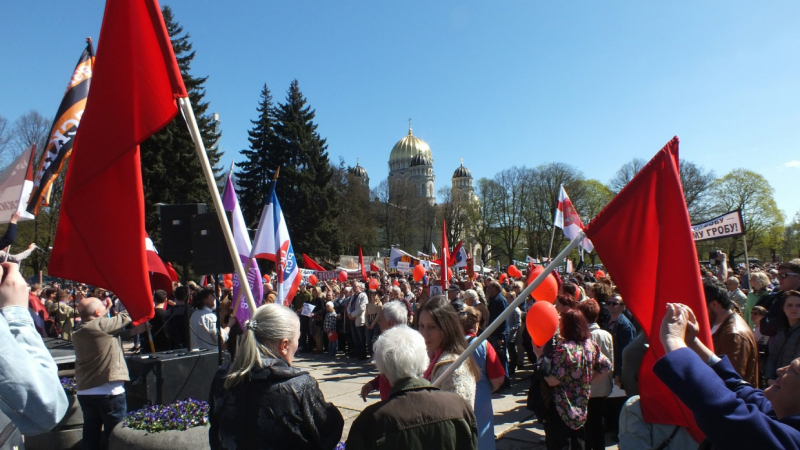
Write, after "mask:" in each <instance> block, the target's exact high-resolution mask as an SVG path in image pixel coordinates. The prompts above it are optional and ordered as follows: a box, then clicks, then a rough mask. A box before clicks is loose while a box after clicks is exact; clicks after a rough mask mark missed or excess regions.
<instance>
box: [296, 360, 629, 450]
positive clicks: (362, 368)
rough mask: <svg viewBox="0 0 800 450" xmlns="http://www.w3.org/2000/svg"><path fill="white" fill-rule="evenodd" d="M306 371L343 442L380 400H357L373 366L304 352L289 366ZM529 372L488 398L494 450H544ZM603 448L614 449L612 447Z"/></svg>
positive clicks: (374, 395) (371, 375) (373, 396)
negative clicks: (339, 423)
mask: <svg viewBox="0 0 800 450" xmlns="http://www.w3.org/2000/svg"><path fill="white" fill-rule="evenodd" d="M292 365H293V366H295V367H301V368H303V369H306V370H308V371H309V372H310V373H311V375H312V376H313V377H314V378H316V379H317V382H319V386H320V389H322V392H323V393H324V394H325V399H326V400H327V401H329V402H332V403H333V404H334V405H336V406H337V407H338V408H339V410H340V411H341V412H342V416H344V420H345V424H344V434H343V435H342V440H346V439H347V435H348V433H349V432H350V426H351V425H352V423H353V420H355V418H356V417H357V416H358V414H359V413H361V411H362V410H363V409H364V408H365V407H367V406H368V405H370V404H372V403H375V402H377V401H379V400H380V396H379V395H378V393H377V391H376V392H373V393H372V394H371V395H370V396H369V397H368V398H367V401H366V402H364V400H362V399H361V395H360V393H361V387H362V386H364V384H365V383H366V382H368V381H370V380H371V379H372V378H374V377H375V375H376V374H377V371H376V370H375V366H374V365H373V364H371V363H368V362H363V361H357V360H356V359H355V358H345V357H342V356H337V357H335V358H330V357H328V356H326V355H325V354H319V355H315V354H311V353H304V354H298V355H296V356H295V361H294V363H293V364H292ZM530 376H531V373H530V371H527V370H522V371H517V374H516V376H515V378H514V380H512V386H511V388H510V389H508V390H507V391H505V392H504V393H503V394H495V395H493V396H492V405H493V407H494V432H495V435H496V436H497V450H512V449H534V450H539V449H544V448H545V447H544V441H543V438H544V431H543V430H542V426H541V424H539V423H538V422H537V421H536V420H535V418H534V417H533V413H532V412H530V411H528V410H527V409H526V408H525V404H526V403H527V392H528V387H529V385H530V382H529V381H528V379H529V378H530ZM606 448H607V449H617V446H616V445H613V446H608V447H606Z"/></svg>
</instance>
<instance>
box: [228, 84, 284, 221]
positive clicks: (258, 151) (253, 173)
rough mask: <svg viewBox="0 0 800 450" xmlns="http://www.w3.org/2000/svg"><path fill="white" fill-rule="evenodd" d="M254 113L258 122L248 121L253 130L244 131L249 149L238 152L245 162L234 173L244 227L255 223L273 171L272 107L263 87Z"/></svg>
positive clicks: (267, 93)
mask: <svg viewBox="0 0 800 450" xmlns="http://www.w3.org/2000/svg"><path fill="white" fill-rule="evenodd" d="M256 111H258V119H256V120H251V121H250V122H251V123H252V124H253V129H252V130H250V131H248V132H247V134H248V135H249V137H248V138H247V139H248V140H249V141H250V148H249V149H248V150H242V151H241V153H242V155H244V157H245V158H246V160H245V161H243V162H241V163H239V164H238V167H239V169H240V170H238V171H236V183H237V184H238V186H239V191H238V194H239V204H240V205H241V207H242V214H243V215H244V220H245V222H247V225H248V226H254V225H257V224H258V220H259V218H260V216H261V210H262V209H263V208H264V204H265V203H266V197H267V195H268V193H269V180H270V179H271V175H272V174H274V169H275V167H272V168H271V169H272V170H270V167H269V163H270V162H271V161H270V154H271V152H273V151H275V149H276V146H277V145H278V139H277V137H276V136H275V130H274V126H275V107H274V106H273V104H272V94H270V92H269V88H268V87H267V85H266V84H264V88H263V89H262V90H261V101H260V102H259V104H258V108H256ZM273 163H274V159H273Z"/></svg>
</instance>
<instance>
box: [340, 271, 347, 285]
mask: <svg viewBox="0 0 800 450" xmlns="http://www.w3.org/2000/svg"><path fill="white" fill-rule="evenodd" d="M339 281H341V282H342V283H344V282H345V281H347V272H345V271H344V270H342V271H341V272H339Z"/></svg>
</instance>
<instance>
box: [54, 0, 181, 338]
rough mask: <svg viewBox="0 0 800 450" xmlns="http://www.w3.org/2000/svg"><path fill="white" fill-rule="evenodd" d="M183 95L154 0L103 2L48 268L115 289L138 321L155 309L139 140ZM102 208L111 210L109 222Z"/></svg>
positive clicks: (167, 119) (162, 123)
mask: <svg viewBox="0 0 800 450" xmlns="http://www.w3.org/2000/svg"><path fill="white" fill-rule="evenodd" d="M186 96H187V94H186V88H185V87H184V85H183V79H182V78H181V73H180V70H179V69H178V63H177V61H176V60H175V54H174V53H173V51H172V44H171V43H170V38H169V34H168V33H167V28H166V26H165V25H164V18H163V17H162V16H161V9H160V7H159V5H158V2H157V1H156V0H113V1H109V2H108V3H107V4H106V11H105V16H104V17H103V26H102V28H101V29H100V42H99V46H98V49H97V57H96V60H95V66H94V73H93V76H92V89H91V90H90V91H89V97H88V99H87V102H86V109H85V111H84V114H83V118H82V119H81V126H80V128H78V134H77V136H76V138H75V139H76V140H75V146H74V150H73V154H72V161H71V162H70V164H69V169H68V171H67V177H66V181H65V185H64V194H63V197H62V204H61V215H60V217H59V221H58V229H57V231H56V238H55V241H54V244H53V252H52V256H51V257H50V265H49V271H50V274H51V275H55V276H59V277H62V278H67V279H70V280H75V281H81V282H84V283H87V284H93V285H95V286H100V287H103V288H106V289H109V290H111V291H114V293H115V294H117V295H118V296H119V298H120V300H121V301H122V303H123V305H125V308H126V309H127V310H128V312H129V313H130V315H131V318H132V319H133V322H134V324H139V323H142V322H144V321H146V320H149V319H150V318H151V317H153V314H154V311H153V300H152V297H151V291H150V280H149V278H148V271H147V267H148V266H147V256H146V252H145V236H146V233H145V229H144V195H143V192H142V173H141V162H140V158H139V144H140V143H141V142H142V141H144V140H145V139H147V138H148V137H150V136H151V135H152V134H153V133H155V132H156V131H158V130H160V129H161V128H163V127H164V126H165V125H167V124H168V123H169V122H170V121H171V120H172V119H173V118H174V117H175V115H176V114H177V113H178V105H177V102H176V99H177V98H180V97H186ZM98 212H103V213H104V214H105V213H111V214H113V216H114V219H115V220H114V224H113V226H109V225H108V223H107V222H105V221H103V220H98V218H97V214H98Z"/></svg>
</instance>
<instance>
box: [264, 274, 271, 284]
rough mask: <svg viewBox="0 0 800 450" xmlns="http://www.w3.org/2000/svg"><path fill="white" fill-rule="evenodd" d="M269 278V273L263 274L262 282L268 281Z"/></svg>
mask: <svg viewBox="0 0 800 450" xmlns="http://www.w3.org/2000/svg"><path fill="white" fill-rule="evenodd" d="M269 280H270V278H269V275H267V274H264V283H269Z"/></svg>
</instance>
